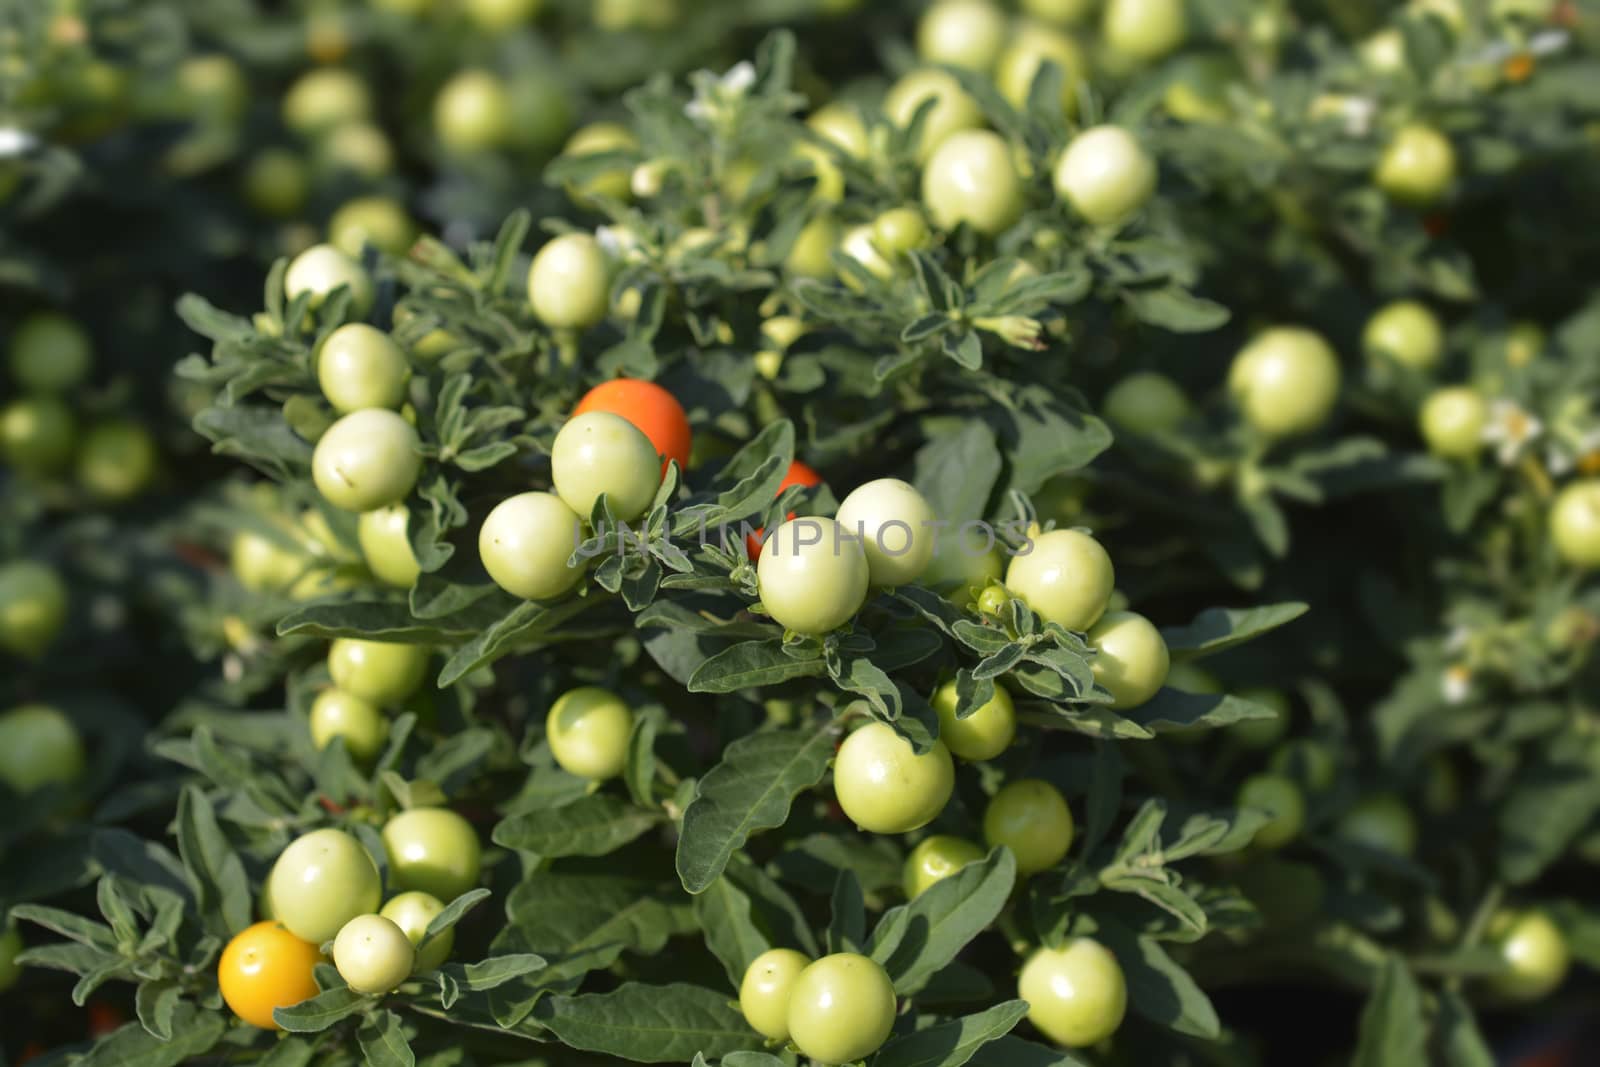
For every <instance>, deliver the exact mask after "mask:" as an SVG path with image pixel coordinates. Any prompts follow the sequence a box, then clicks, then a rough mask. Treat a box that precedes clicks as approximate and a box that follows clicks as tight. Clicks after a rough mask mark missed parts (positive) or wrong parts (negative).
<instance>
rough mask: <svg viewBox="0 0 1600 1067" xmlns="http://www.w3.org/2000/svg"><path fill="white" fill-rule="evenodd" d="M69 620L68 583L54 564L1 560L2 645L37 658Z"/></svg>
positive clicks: (0, 618)
mask: <svg viewBox="0 0 1600 1067" xmlns="http://www.w3.org/2000/svg"><path fill="white" fill-rule="evenodd" d="M66 620H67V586H66V583H64V582H63V581H62V580H61V575H60V574H59V573H57V571H56V569H55V568H54V567H51V566H49V565H47V564H44V563H40V562H38V561H37V560H31V559H19V560H13V561H12V562H10V563H5V564H0V648H3V649H5V650H6V651H7V652H9V653H11V654H12V655H15V656H22V657H23V658H25V659H36V658H38V657H39V656H42V655H43V654H44V652H45V650H46V649H47V648H49V647H50V645H51V644H53V643H54V642H55V639H56V637H57V636H58V635H59V634H60V633H61V627H62V625H63V624H64V623H65V622H66Z"/></svg>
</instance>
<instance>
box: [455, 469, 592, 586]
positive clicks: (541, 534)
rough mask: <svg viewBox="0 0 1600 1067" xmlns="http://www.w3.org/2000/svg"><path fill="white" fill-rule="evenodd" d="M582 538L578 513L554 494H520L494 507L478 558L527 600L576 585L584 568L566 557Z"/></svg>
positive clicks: (499, 581) (483, 531)
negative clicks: (569, 563) (575, 564)
mask: <svg viewBox="0 0 1600 1067" xmlns="http://www.w3.org/2000/svg"><path fill="white" fill-rule="evenodd" d="M581 539H582V534H581V520H580V519H579V518H578V513H577V512H575V511H573V510H572V509H571V508H569V507H567V505H566V504H564V503H562V501H561V498H560V497H558V496H556V495H555V494H554V493H518V494H517V495H516V496H514V497H510V498H508V499H506V500H502V501H501V502H500V503H498V504H496V505H495V508H494V510H493V511H491V512H489V515H488V517H487V518H485V519H484V520H483V527H482V529H480V530H479V531H478V556H479V558H480V559H481V560H482V561H483V569H484V570H486V571H488V572H489V577H490V578H492V579H494V583H495V584H496V585H498V586H499V587H500V588H501V589H504V590H505V591H506V592H508V593H510V594H511V595H512V596H519V597H522V598H523V599H524V600H547V599H549V598H550V597H554V596H559V595H560V594H562V593H565V592H566V591H567V590H568V589H571V588H572V587H573V586H574V585H575V584H577V581H578V579H579V578H581V577H582V576H583V567H582V566H581V565H579V566H569V565H568V564H567V560H568V559H569V558H570V557H571V556H572V553H573V552H575V551H576V550H577V547H578V543H579V541H580V540H581Z"/></svg>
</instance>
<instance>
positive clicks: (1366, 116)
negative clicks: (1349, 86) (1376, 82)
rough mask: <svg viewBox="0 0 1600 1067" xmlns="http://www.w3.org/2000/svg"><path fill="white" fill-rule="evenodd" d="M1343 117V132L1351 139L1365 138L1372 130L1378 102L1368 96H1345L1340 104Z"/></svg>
mask: <svg viewBox="0 0 1600 1067" xmlns="http://www.w3.org/2000/svg"><path fill="white" fill-rule="evenodd" d="M1339 110H1340V113H1341V114H1342V116H1343V117H1344V131H1345V133H1347V134H1349V135H1350V136H1351V137H1365V136H1366V135H1367V133H1368V132H1369V131H1370V130H1371V129H1372V119H1373V116H1375V115H1377V113H1378V102H1377V101H1376V100H1374V99H1373V98H1372V97H1370V96H1347V97H1345V98H1344V100H1342V101H1341V102H1340V105H1339Z"/></svg>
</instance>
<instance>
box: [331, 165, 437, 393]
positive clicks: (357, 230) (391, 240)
mask: <svg viewBox="0 0 1600 1067" xmlns="http://www.w3.org/2000/svg"><path fill="white" fill-rule="evenodd" d="M416 236H417V227H416V223H414V222H412V221H411V216H410V215H407V214H406V209H405V208H403V207H401V206H400V204H399V202H398V201H395V200H393V199H391V198H389V197H387V196H362V197H357V198H356V199H354V200H350V201H346V202H345V204H344V205H343V206H341V207H340V208H339V210H338V211H335V212H334V213H333V217H332V218H331V219H329V220H328V241H329V243H330V244H332V245H333V247H335V248H337V249H338V250H339V251H341V252H343V253H344V254H345V255H347V256H349V257H351V258H352V259H359V258H360V257H361V253H362V252H363V251H365V250H366V247H367V246H368V245H371V246H372V247H374V248H376V249H378V250H379V251H380V252H387V253H388V254H389V255H391V256H401V255H404V254H405V253H406V250H407V249H409V248H410V247H411V242H412V241H414V240H416ZM384 406H388V405H384Z"/></svg>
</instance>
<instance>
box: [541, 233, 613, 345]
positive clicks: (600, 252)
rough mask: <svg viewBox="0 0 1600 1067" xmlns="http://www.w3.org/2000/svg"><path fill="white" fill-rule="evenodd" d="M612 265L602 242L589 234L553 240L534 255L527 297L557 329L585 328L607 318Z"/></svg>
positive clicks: (569, 235)
mask: <svg viewBox="0 0 1600 1067" xmlns="http://www.w3.org/2000/svg"><path fill="white" fill-rule="evenodd" d="M610 290H611V267H610V264H608V263H607V262H606V254H605V250H604V249H602V248H601V247H600V242H599V241H596V240H595V239H594V238H593V237H591V236H589V235H588V234H586V233H568V234H562V235H561V236H560V237H556V238H554V239H552V240H551V241H550V242H549V243H548V244H546V245H545V246H544V247H543V248H541V249H539V254H538V255H536V256H534V257H533V266H532V267H531V268H530V269H529V271H528V299H529V300H530V301H531V302H532V304H533V313H534V314H535V315H537V316H539V319H540V321H541V322H543V323H544V324H545V325H547V326H553V327H555V328H557V329H578V330H581V329H584V328H586V327H589V326H593V325H595V324H596V323H598V322H602V321H604V319H605V317H606V307H607V301H608V299H609V297H610Z"/></svg>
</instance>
